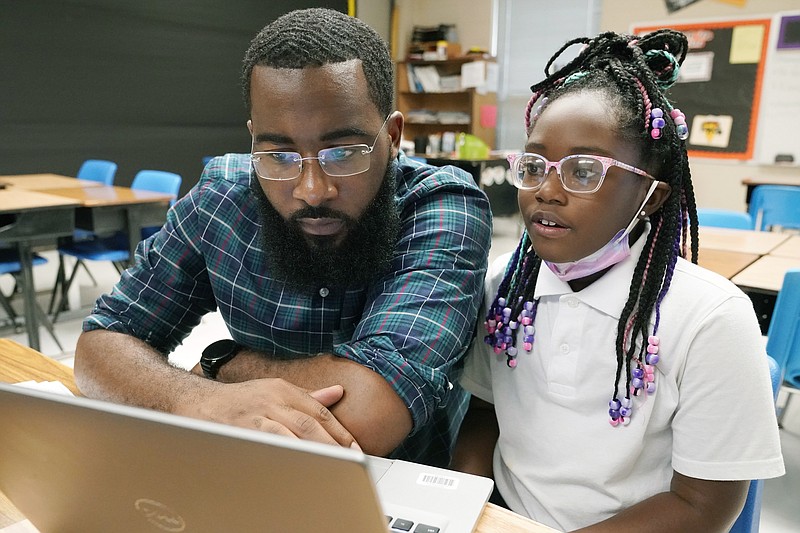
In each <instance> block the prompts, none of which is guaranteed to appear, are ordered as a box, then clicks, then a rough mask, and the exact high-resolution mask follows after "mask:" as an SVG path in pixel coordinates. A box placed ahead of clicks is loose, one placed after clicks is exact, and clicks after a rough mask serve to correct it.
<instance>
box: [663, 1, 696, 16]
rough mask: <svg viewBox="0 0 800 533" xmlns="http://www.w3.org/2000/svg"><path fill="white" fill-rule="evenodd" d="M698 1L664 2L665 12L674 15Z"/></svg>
mask: <svg viewBox="0 0 800 533" xmlns="http://www.w3.org/2000/svg"><path fill="white" fill-rule="evenodd" d="M699 1H700V0H664V4H666V6H667V11H669V12H670V13H674V12H676V11H678V10H679V9H683V8H684V7H686V6H688V5H691V4H694V3H695V2H699Z"/></svg>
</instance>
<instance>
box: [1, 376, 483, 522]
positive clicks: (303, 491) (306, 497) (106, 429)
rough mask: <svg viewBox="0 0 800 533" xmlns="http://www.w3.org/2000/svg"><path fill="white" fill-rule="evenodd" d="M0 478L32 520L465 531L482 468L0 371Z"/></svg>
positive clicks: (476, 511) (475, 509) (472, 518)
mask: <svg viewBox="0 0 800 533" xmlns="http://www.w3.org/2000/svg"><path fill="white" fill-rule="evenodd" d="M0 491H2V492H3V493H5V495H6V496H7V497H8V498H9V499H10V500H11V501H12V502H13V503H14V504H15V505H16V506H17V507H18V508H19V510H20V511H21V512H22V513H23V514H25V516H26V517H27V518H28V519H29V520H30V521H31V522H32V523H33V525H34V526H36V528H37V529H38V530H39V531H41V532H42V533H70V532H75V533H78V532H79V533H110V532H114V533H128V532H136V533H140V532H142V533H146V532H155V533H163V532H165V531H166V532H181V531H185V532H192V533H193V532H198V533H201V532H209V533H227V532H236V533H245V532H250V531H257V532H272V531H274V532H279V533H292V532H297V533H313V532H323V531H324V532H342V533H344V532H347V533H353V532H381V531H410V532H412V533H468V532H470V531H472V530H473V529H474V527H475V525H476V523H477V521H478V518H479V517H480V514H481V512H482V510H483V507H484V505H485V503H486V501H487V500H488V498H489V495H490V493H491V491H492V481H491V480H489V479H486V478H481V477H477V476H470V475H467V474H462V473H458V472H453V471H450V470H444V469H439V468H433V467H427V466H424V465H420V464H416V463H408V462H404V461H390V460H387V459H381V458H376V457H370V456H366V455H364V454H362V453H360V452H357V451H355V450H350V449H345V448H338V447H335V446H328V445H324V444H319V443H314V442H308V441H301V440H296V439H290V438H286V437H282V436H278V435H272V434H267V433H260V432H257V431H254V430H247V429H242V428H236V427H232V426H227V425H223V424H216V423H213V422H206V421H202V420H195V419H190V418H185V417H180V416H175V415H170V414H166V413H161V412H156V411H150V410H145V409H139V408H135V407H130V406H124V405H118V404H112V403H107V402H100V401H96V400H89V399H86V398H76V397H69V396H63V395H59V394H53V393H50V392H43V391H39V390H30V389H25V388H22V387H16V386H11V385H5V384H0Z"/></svg>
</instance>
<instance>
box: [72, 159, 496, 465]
mask: <svg viewBox="0 0 800 533" xmlns="http://www.w3.org/2000/svg"><path fill="white" fill-rule="evenodd" d="M397 168H398V170H397V192H396V197H395V201H396V205H397V208H398V211H399V212H400V213H401V236H400V238H399V240H398V242H397V245H396V247H395V250H394V256H393V260H392V263H391V268H390V271H389V272H388V273H387V274H386V275H384V276H383V277H382V278H381V279H380V280H378V281H377V282H375V283H373V284H372V285H370V286H364V287H348V288H337V287H322V286H318V287H310V288H308V290H298V289H296V288H294V287H291V286H289V285H287V284H286V283H284V281H282V280H281V279H277V278H275V277H273V276H272V275H271V270H272V269H271V267H270V263H271V261H270V257H269V256H268V255H267V254H266V253H265V252H264V251H263V250H262V249H261V244H260V243H261V240H260V232H261V231H262V221H261V218H260V216H259V212H258V206H257V202H256V200H255V197H254V196H253V195H252V193H251V191H250V179H251V174H250V162H249V154H247V155H242V154H228V155H225V156H222V157H218V158H216V159H214V160H213V161H212V162H211V163H210V164H209V165H208V166H207V167H206V169H205V170H204V172H203V174H202V176H201V178H200V181H199V182H198V183H197V184H196V185H195V186H194V187H193V188H192V190H191V191H190V192H189V193H188V194H187V195H186V196H185V197H184V198H182V199H181V200H179V201H178V202H177V203H176V204H175V205H174V206H173V207H172V208H171V209H170V211H169V213H168V216H167V221H166V224H165V225H164V227H163V228H162V230H161V231H160V232H158V233H157V234H155V235H154V236H153V237H151V238H149V239H147V240H144V241H142V242H141V243H139V246H138V247H137V250H136V261H135V264H134V266H132V267H131V268H129V269H128V270H126V271H125V272H124V273H123V275H122V278H121V279H120V281H119V282H118V283H117V285H116V286H115V287H114V289H113V290H112V292H111V293H110V294H106V295H103V296H102V297H100V298H99V299H98V301H97V303H96V305H95V308H94V310H93V312H92V314H91V315H90V316H89V317H88V318H87V319H86V320H85V322H84V326H83V329H84V331H89V330H93V329H98V328H103V329H108V330H112V331H118V332H123V333H126V334H129V335H133V336H135V337H138V338H140V339H142V340H144V341H146V342H147V343H149V344H150V345H152V346H153V347H155V348H156V349H158V350H159V351H161V352H162V353H164V354H168V353H169V352H170V351H172V350H173V349H174V348H175V346H177V345H178V344H179V343H180V342H181V341H182V340H183V339H184V338H185V337H186V336H187V335H188V334H189V333H190V331H191V330H192V328H193V327H195V326H196V325H197V324H198V323H199V322H200V319H201V318H202V316H203V315H204V314H206V313H208V312H210V311H213V310H214V309H219V311H220V313H221V315H222V317H223V318H224V320H225V323H226V325H227V326H228V329H229V331H230V333H231V335H232V337H233V338H234V339H235V340H236V341H237V342H239V343H240V344H243V345H245V346H248V347H250V348H253V349H256V350H260V351H263V352H265V353H268V354H275V355H279V356H281V357H310V356H313V355H314V354H317V353H320V352H328V353H333V354H335V355H337V356H339V357H344V358H347V359H351V360H353V361H355V362H357V363H359V364H362V365H364V366H366V367H368V368H370V369H371V370H373V371H375V372H377V373H378V374H380V375H382V376H383V377H384V378H385V379H386V380H387V381H388V382H389V383H390V384H391V385H392V387H393V388H394V389H395V391H396V392H397V394H398V395H399V396H400V397H401V398H402V399H403V400H404V402H405V403H406V405H407V406H408V409H409V411H410V413H411V416H412V419H413V430H412V433H411V434H410V435H409V437H408V438H407V439H406V440H405V441H404V442H403V443H402V444H401V445H400V446H399V447H398V448H397V449H396V450H395V451H394V453H393V454H392V456H393V457H397V458H403V459H407V460H413V461H419V462H426V463H428V464H434V465H446V464H447V463H448V461H449V457H450V451H451V448H452V444H453V441H454V440H455V437H456V434H457V431H458V426H459V424H460V423H461V419H462V418H463V415H464V412H465V411H466V403H467V394H466V393H465V392H464V391H463V389H461V388H460V386H459V385H458V381H457V378H458V375H457V374H458V373H459V372H460V369H461V360H462V358H463V355H464V353H465V351H466V349H467V346H468V345H469V343H470V341H471V339H472V336H473V332H474V327H475V322H476V319H477V312H478V307H479V305H480V303H481V298H482V294H483V280H484V275H485V272H486V267H487V255H488V251H489V246H490V240H491V211H490V209H489V203H488V200H487V199H486V196H485V195H484V194H483V192H482V191H480V190H479V189H478V188H477V186H476V185H475V183H474V181H473V180H472V178H471V176H469V175H468V174H467V173H465V172H463V171H461V170H459V169H456V168H454V167H444V168H437V167H431V166H428V165H424V164H421V163H418V162H415V161H412V160H409V159H408V158H406V157H405V156H403V155H401V156H400V158H399V161H398V167H397ZM253 179H255V178H253ZM364 408H365V409H368V408H369V406H364Z"/></svg>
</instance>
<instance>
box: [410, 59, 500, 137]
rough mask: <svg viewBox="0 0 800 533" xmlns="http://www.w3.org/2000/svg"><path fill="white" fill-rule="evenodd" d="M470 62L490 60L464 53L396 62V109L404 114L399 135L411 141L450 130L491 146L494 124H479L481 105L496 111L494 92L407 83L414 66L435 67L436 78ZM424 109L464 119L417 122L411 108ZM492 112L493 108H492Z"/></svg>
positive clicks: (455, 70) (455, 73)
mask: <svg viewBox="0 0 800 533" xmlns="http://www.w3.org/2000/svg"><path fill="white" fill-rule="evenodd" d="M472 61H486V62H492V61H493V60H491V59H486V58H483V57H471V56H464V57H459V58H451V59H445V60H436V61H423V60H411V61H400V62H398V63H397V74H396V77H397V108H398V109H399V110H400V112H401V113H403V115H404V116H405V117H406V122H405V131H404V133H403V137H404V138H405V139H407V140H411V141H413V140H414V138H415V137H417V136H420V135H431V134H434V133H443V132H445V131H452V132H454V133H456V134H458V133H460V132H464V133H470V134H472V135H475V136H476V137H478V138H479V139H481V140H482V141H483V142H485V143H486V144H488V145H489V148H490V149H492V148H494V145H495V129H496V128H495V127H494V126H492V125H484V124H482V123H481V109H482V108H483V107H484V106H494V107H495V110H496V106H497V95H496V94H495V93H494V92H487V93H485V94H479V93H478V92H477V91H476V90H475V89H472V88H470V89H460V86H459V87H456V88H450V89H444V90H442V89H439V90H425V88H423V87H419V86H416V87H412V86H411V85H410V83H409V69H416V68H417V67H432V68H435V69H436V72H437V73H438V75H439V77H440V78H441V77H448V76H459V75H460V74H461V67H462V66H463V65H464V64H466V63H470V62H472ZM419 110H427V111H430V112H431V113H433V114H438V113H439V112H456V113H463V114H464V117H465V119H464V121H463V122H461V121H455V122H454V121H447V120H445V121H442V120H439V119H436V121H435V122H428V121H419V120H415V119H414V118H413V113H411V112H412V111H419ZM495 112H496V111H495Z"/></svg>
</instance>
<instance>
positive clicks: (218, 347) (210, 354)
mask: <svg viewBox="0 0 800 533" xmlns="http://www.w3.org/2000/svg"><path fill="white" fill-rule="evenodd" d="M238 349H239V345H238V344H236V341H233V340H231V339H222V340H219V341H217V342H214V343H212V344H210V345H208V347H207V348H206V349H205V350H203V359H207V360H210V361H216V360H219V359H224V358H226V357H229V356H233V355H235V354H236V351H237V350H238Z"/></svg>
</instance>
